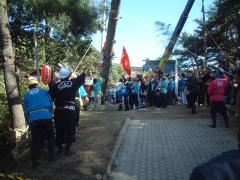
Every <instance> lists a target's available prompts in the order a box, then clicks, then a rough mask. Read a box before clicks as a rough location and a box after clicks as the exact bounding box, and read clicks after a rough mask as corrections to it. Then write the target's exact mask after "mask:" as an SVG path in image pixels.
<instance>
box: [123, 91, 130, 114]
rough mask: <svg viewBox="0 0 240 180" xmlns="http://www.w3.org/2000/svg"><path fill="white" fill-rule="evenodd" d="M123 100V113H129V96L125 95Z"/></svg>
mask: <svg viewBox="0 0 240 180" xmlns="http://www.w3.org/2000/svg"><path fill="white" fill-rule="evenodd" d="M123 100H124V105H125V111H129V95H128V94H125V95H124V98H123Z"/></svg>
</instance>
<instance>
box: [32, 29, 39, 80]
mask: <svg viewBox="0 0 240 180" xmlns="http://www.w3.org/2000/svg"><path fill="white" fill-rule="evenodd" d="M33 39H34V50H35V59H36V67H37V80H38V81H40V71H39V56H38V43H37V27H36V25H35V29H34V33H33Z"/></svg>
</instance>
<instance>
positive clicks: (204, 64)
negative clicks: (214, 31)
mask: <svg viewBox="0 0 240 180" xmlns="http://www.w3.org/2000/svg"><path fill="white" fill-rule="evenodd" d="M202 13H203V26H204V27H203V28H204V36H203V47H204V62H203V68H204V69H207V31H206V20H205V8H204V0H202Z"/></svg>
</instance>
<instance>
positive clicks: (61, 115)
mask: <svg viewBox="0 0 240 180" xmlns="http://www.w3.org/2000/svg"><path fill="white" fill-rule="evenodd" d="M77 118H78V115H77V111H76V110H68V109H58V108H56V110H55V112H54V122H55V129H56V142H57V143H58V144H63V143H73V142H75V133H76V126H77V123H78V119H77Z"/></svg>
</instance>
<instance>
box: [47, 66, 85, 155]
mask: <svg viewBox="0 0 240 180" xmlns="http://www.w3.org/2000/svg"><path fill="white" fill-rule="evenodd" d="M71 74H72V73H71V71H70V70H69V69H66V68H61V70H60V72H59V76H60V81H59V82H57V83H56V84H53V85H52V86H50V87H49V90H50V94H51V96H52V99H53V100H54V103H55V106H56V109H55V112H54V122H55V129H56V142H57V145H58V152H59V153H61V152H62V145H63V144H64V143H66V146H65V152H64V153H65V156H68V155H71V154H73V152H71V151H70V148H71V145H72V143H73V142H74V141H75V131H76V126H77V124H78V121H79V119H77V111H76V104H75V97H76V94H77V91H78V89H79V88H80V86H81V85H83V84H84V82H85V73H82V74H81V75H80V76H76V78H71Z"/></svg>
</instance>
